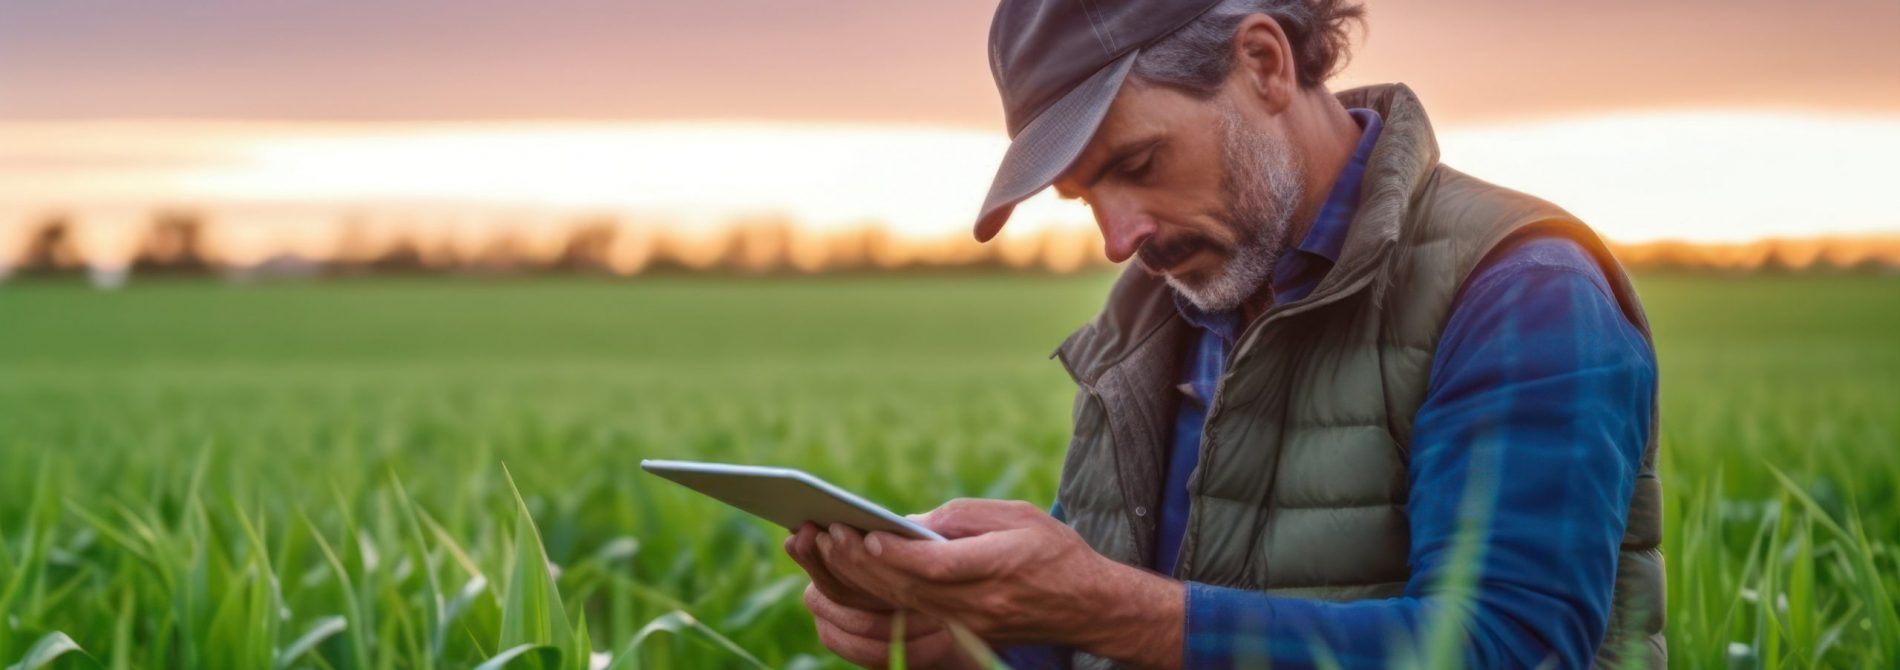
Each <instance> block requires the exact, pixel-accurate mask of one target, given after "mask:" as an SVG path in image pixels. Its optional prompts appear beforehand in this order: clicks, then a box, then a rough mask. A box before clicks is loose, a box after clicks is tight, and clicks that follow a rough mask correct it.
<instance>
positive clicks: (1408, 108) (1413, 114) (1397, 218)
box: [1053, 84, 1438, 386]
mask: <svg viewBox="0 0 1900 670" xmlns="http://www.w3.org/2000/svg"><path fill="white" fill-rule="evenodd" d="M1336 97H1338V98H1339V102H1340V104H1342V105H1345V106H1346V107H1348V108H1352V107H1365V108H1368V109H1372V110H1373V111H1376V112H1378V113H1379V115H1380V116H1381V117H1383V119H1384V122H1385V128H1384V130H1383V131H1382V132H1381V134H1380V136H1379V141H1378V143H1377V144H1376V145H1374V147H1373V150H1372V157H1371V158H1370V159H1368V160H1367V163H1366V172H1365V177H1364V181H1362V182H1361V185H1360V192H1359V209H1358V213H1357V214H1355V215H1354V216H1353V221H1352V229H1351V230H1350V231H1348V233H1347V236H1346V241H1345V245H1344V246H1343V247H1342V248H1341V250H1340V257H1339V261H1338V263H1337V264H1335V265H1334V266H1333V269H1332V271H1331V272H1328V273H1327V274H1326V277H1325V278H1324V279H1321V280H1320V283H1319V285H1318V286H1316V287H1314V289H1313V292H1312V293H1311V294H1310V295H1308V296H1307V297H1306V298H1303V299H1301V300H1298V301H1294V302H1292V303H1288V304H1286V305H1281V306H1280V307H1281V308H1284V309H1285V311H1292V310H1294V309H1297V308H1298V307H1300V306H1302V305H1306V304H1312V303H1322V302H1331V301H1332V300H1334V299H1336V298H1338V297H1339V296H1340V295H1342V294H1347V293H1352V292H1354V291H1356V290H1357V289H1359V288H1363V287H1364V286H1365V285H1366V283H1367V282H1366V281H1365V280H1367V279H1368V278H1369V276H1370V275H1372V274H1375V273H1378V272H1382V271H1383V269H1384V267H1385V259H1386V257H1387V256H1388V255H1390V253H1391V250H1392V248H1393V247H1394V246H1396V244H1397V243H1398V239H1399V232H1400V229H1401V226H1402V222H1403V221H1404V220H1405V218H1406V214H1407V213H1408V212H1409V210H1410V209H1411V204H1412V196H1413V195H1414V194H1415V193H1417V192H1418V191H1419V189H1420V188H1422V187H1423V186H1424V184H1425V180H1426V178H1427V177H1428V176H1430V174H1431V172H1432V169H1433V168H1434V167H1436V166H1437V165H1438V140H1437V138H1436V137H1435V136H1434V134H1433V132H1432V126H1431V120H1430V119H1429V118H1427V117H1426V115H1425V107H1424V106H1423V105H1421V104H1420V103H1419V101H1418V97H1417V96H1416V95H1414V94H1413V93H1412V89H1411V88H1409V87H1407V86H1406V85H1404V84H1382V85H1376V86H1366V87H1361V88H1355V89H1351V90H1347V91H1343V92H1340V93H1339V94H1337V96H1336ZM1172 296H1173V292H1172V290H1171V289H1169V288H1168V286H1167V283H1166V282H1165V281H1163V280H1162V279H1161V278H1159V277H1151V276H1149V275H1148V274H1147V273H1146V272H1144V271H1142V269H1141V268H1140V267H1139V266H1137V265H1134V264H1132V263H1131V264H1129V266H1128V268H1127V269H1126V270H1124V271H1122V275H1121V278H1120V279H1118V280H1116V282H1115V287H1114V288H1113V289H1111V290H1110V291H1109V296H1108V303H1107V304H1106V305H1105V306H1104V307H1103V308H1102V312H1101V314H1099V315H1097V316H1096V317H1095V319H1094V320H1092V321H1090V322H1089V323H1088V324H1087V325H1084V326H1083V327H1082V328H1081V329H1079V330H1077V331H1075V332H1074V333H1072V334H1070V335H1069V337H1068V339H1066V340H1064V341H1063V342H1062V346H1060V347H1058V348H1057V349H1056V351H1055V354H1054V355H1053V357H1054V358H1057V359H1059V360H1061V361H1062V365H1063V367H1064V368H1065V369H1067V370H1068V371H1069V376H1071V377H1073V378H1074V379H1075V381H1076V383H1078V384H1082V385H1084V386H1093V385H1094V384H1095V383H1096V382H1097V380H1099V379H1100V378H1101V376H1102V374H1103V373H1104V372H1106V371H1108V370H1109V369H1112V368H1114V367H1115V366H1117V365H1120V364H1121V363H1122V362H1123V361H1125V360H1128V359H1129V357H1130V356H1132V355H1134V354H1135V353H1137V352H1140V351H1141V350H1142V349H1143V348H1144V347H1146V346H1147V345H1149V344H1151V343H1154V342H1156V341H1158V340H1159V341H1172V340H1173V339H1174V338H1166V337H1163V338H1157V337H1156V336H1157V335H1159V334H1162V333H1163V332H1165V331H1167V330H1168V329H1170V328H1186V327H1187V325H1186V322H1185V321H1183V320H1182V319H1181V318H1180V314H1179V313H1178V312H1177V311H1176V310H1175V308H1174V301H1173V298H1172ZM1274 311H1282V310H1279V309H1276V310H1274ZM1139 358H1140V359H1141V360H1167V359H1168V358H1169V357H1168V356H1141V357H1139Z"/></svg>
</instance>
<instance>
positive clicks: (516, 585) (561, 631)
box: [500, 466, 574, 649]
mask: <svg viewBox="0 0 1900 670" xmlns="http://www.w3.org/2000/svg"><path fill="white" fill-rule="evenodd" d="M502 470H503V473H504V474H507V468H506V466H503V469H502ZM507 478H508V488H509V490H510V491H512V492H514V497H515V542H514V544H515V546H514V556H513V558H514V569H513V571H512V572H511V573H510V575H509V578H508V586H507V592H506V594H505V595H504V596H503V598H502V609H501V644H500V646H501V647H504V648H508V647H515V646H519V645H523V644H547V645H554V646H555V647H557V648H561V649H566V648H568V647H569V646H571V645H572V644H573V638H574V631H573V630H572V629H571V628H570V627H569V626H568V623H567V610H566V609H565V608H563V607H562V606H561V592H560V588H559V587H558V586H557V585H556V584H555V581H554V575H553V574H552V573H550V572H549V570H548V555H547V551H546V550H545V549H543V548H542V546H541V533H540V531H539V530H538V529H536V528H535V526H534V517H533V516H531V515H530V514H528V503H527V502H526V501H524V500H522V499H521V490H520V489H519V488H517V487H516V486H515V479H514V475H512V474H508V475H507Z"/></svg>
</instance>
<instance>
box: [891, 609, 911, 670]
mask: <svg viewBox="0 0 1900 670" xmlns="http://www.w3.org/2000/svg"><path fill="white" fill-rule="evenodd" d="M908 618H910V615H909V613H908V612H906V611H905V610H897V612H896V613H894V614H892V615H891V653H890V670H905V669H906V668H908V667H909V666H910V654H908V653H906V652H905V651H904V632H905V631H904V628H905V620H906V619H908Z"/></svg>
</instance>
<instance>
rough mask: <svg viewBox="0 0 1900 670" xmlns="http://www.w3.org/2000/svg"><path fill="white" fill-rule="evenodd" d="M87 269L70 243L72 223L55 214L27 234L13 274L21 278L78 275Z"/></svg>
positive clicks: (64, 217) (63, 216)
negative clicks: (23, 248)
mask: <svg viewBox="0 0 1900 670" xmlns="http://www.w3.org/2000/svg"><path fill="white" fill-rule="evenodd" d="M85 269H86V259H85V257H83V256H81V255H80V254H79V246H78V245H77V244H75V243H74V242H73V232H72V221H71V219H68V218H67V217H66V216H65V215H60V214H55V215H52V216H48V217H46V218H45V219H44V220H42V221H40V223H39V225H38V226H36V227H34V229H33V232H32V233H30V234H28V236H27V242H26V250H25V251H24V252H22V253H21V254H20V258H19V262H18V263H16V264H15V268H14V274H15V275H17V276H21V277H58V276H77V275H79V274H80V273H81V272H83V271H85Z"/></svg>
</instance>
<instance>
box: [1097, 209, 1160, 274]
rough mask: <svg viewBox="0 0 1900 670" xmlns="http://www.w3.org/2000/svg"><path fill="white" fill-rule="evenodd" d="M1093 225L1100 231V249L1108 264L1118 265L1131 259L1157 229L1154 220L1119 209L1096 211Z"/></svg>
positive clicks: (1136, 212) (1134, 212) (1137, 212)
mask: <svg viewBox="0 0 1900 670" xmlns="http://www.w3.org/2000/svg"><path fill="white" fill-rule="evenodd" d="M1095 225H1096V227H1098V228H1101V230H1102V243H1103V244H1102V249H1103V251H1104V252H1105V253H1106V254H1107V256H1108V262H1110V263H1120V262H1122V261H1125V260H1128V259H1129V258H1130V257H1133V256H1134V255H1135V252H1136V251H1139V250H1140V249H1141V245H1142V244H1144V243H1146V242H1147V241H1148V238H1150V237H1154V234H1155V231H1156V229H1157V228H1158V226H1156V225H1155V223H1154V219H1152V218H1150V217H1148V216H1147V215H1145V214H1142V213H1141V212H1139V211H1136V210H1131V209H1120V208H1116V209H1110V208H1101V209H1098V210H1097V211H1096V216H1095Z"/></svg>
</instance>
